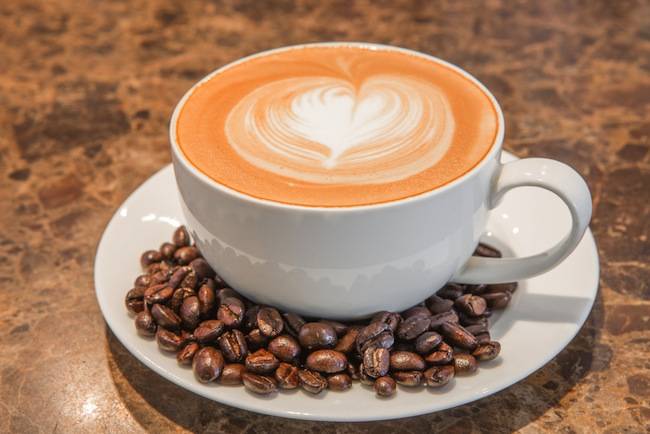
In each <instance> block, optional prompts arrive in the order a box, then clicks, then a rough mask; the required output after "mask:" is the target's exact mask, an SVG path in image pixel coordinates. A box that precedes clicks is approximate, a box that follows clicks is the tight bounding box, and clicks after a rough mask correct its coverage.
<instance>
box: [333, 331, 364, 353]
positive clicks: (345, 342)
mask: <svg viewBox="0 0 650 434" xmlns="http://www.w3.org/2000/svg"><path fill="white" fill-rule="evenodd" d="M360 330H361V327H358V326H353V327H348V331H347V333H346V334H344V335H343V337H341V338H340V339H339V340H338V342H337V343H336V346H335V347H334V349H335V350H336V351H340V352H342V353H346V354H347V353H349V352H351V351H352V350H354V349H355V344H356V341H357V336H358V335H359V331H360Z"/></svg>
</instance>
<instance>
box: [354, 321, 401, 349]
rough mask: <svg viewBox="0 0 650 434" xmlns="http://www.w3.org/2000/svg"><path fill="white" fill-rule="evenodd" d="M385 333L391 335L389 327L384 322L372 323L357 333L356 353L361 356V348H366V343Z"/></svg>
mask: <svg viewBox="0 0 650 434" xmlns="http://www.w3.org/2000/svg"><path fill="white" fill-rule="evenodd" d="M386 331H387V332H388V333H390V334H391V335H392V333H393V332H392V330H391V328H390V325H388V324H387V323H385V322H372V323H370V324H368V325H367V326H366V327H364V328H362V329H361V330H360V331H359V335H358V336H357V342H356V345H357V351H358V352H359V353H360V354H363V352H364V351H363V348H364V347H367V345H366V343H367V342H368V341H371V340H372V339H373V338H376V337H377V336H379V335H380V334H382V333H383V332H386Z"/></svg>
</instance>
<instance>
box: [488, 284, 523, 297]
mask: <svg viewBox="0 0 650 434" xmlns="http://www.w3.org/2000/svg"><path fill="white" fill-rule="evenodd" d="M517 286H518V283H517V282H510V283H495V284H492V285H487V289H486V291H485V292H487V293H492V292H509V293H510V294H512V293H514V292H515V291H516V290H517Z"/></svg>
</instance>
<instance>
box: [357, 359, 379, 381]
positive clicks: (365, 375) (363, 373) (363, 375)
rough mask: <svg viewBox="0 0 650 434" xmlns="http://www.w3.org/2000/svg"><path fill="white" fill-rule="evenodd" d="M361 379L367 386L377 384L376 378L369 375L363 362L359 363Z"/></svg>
mask: <svg viewBox="0 0 650 434" xmlns="http://www.w3.org/2000/svg"><path fill="white" fill-rule="evenodd" d="M359 381H360V382H361V384H363V385H365V386H372V385H374V384H375V379H374V378H373V377H371V376H370V375H368V372H366V368H365V367H364V366H363V363H362V364H360V365H359Z"/></svg>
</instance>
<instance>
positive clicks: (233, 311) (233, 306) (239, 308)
mask: <svg viewBox="0 0 650 434" xmlns="http://www.w3.org/2000/svg"><path fill="white" fill-rule="evenodd" d="M217 318H218V319H220V320H221V321H223V323H224V325H225V326H226V327H237V326H238V325H239V324H241V322H242V320H243V319H244V302H242V301H241V300H240V299H238V298H235V297H226V298H224V299H223V300H222V301H221V304H220V305H219V308H218V309H217Z"/></svg>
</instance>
